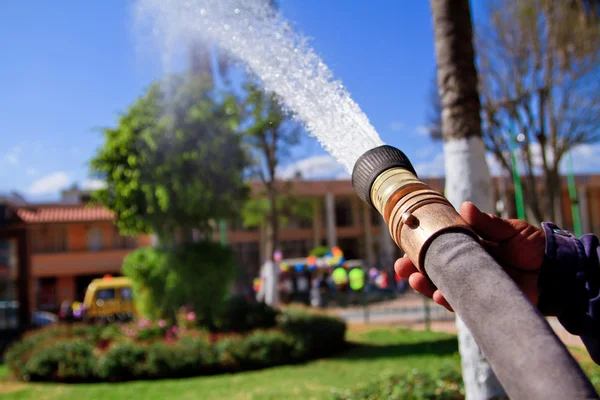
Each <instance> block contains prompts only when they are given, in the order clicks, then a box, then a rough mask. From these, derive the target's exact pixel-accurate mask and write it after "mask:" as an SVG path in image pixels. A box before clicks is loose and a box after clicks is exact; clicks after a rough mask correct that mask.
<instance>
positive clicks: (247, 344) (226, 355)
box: [216, 331, 295, 370]
mask: <svg viewBox="0 0 600 400" xmlns="http://www.w3.org/2000/svg"><path fill="white" fill-rule="evenodd" d="M293 349H294V343H293V339H292V338H291V337H289V336H286V335H285V334H284V333H282V332H278V331H255V332H252V333H251V334H249V335H248V336H245V337H244V336H230V337H226V338H224V339H222V340H220V341H218V342H217V343H216V350H217V354H218V359H219V363H220V364H221V366H223V368H224V369H226V370H239V369H243V370H248V369H256V368H264V367H267V366H275V365H281V364H285V363H292V362H294V361H295V358H294V352H293Z"/></svg>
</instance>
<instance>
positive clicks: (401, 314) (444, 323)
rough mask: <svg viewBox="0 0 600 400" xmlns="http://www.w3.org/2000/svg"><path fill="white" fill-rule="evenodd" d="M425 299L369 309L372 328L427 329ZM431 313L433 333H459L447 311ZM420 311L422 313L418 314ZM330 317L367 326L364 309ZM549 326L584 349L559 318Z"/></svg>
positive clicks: (440, 309) (350, 309)
mask: <svg viewBox="0 0 600 400" xmlns="http://www.w3.org/2000/svg"><path fill="white" fill-rule="evenodd" d="M424 304H425V303H424V297H423V296H421V295H419V294H416V293H407V294H406V295H404V296H401V297H399V298H398V299H395V300H391V301H386V302H381V303H376V304H371V305H369V325H372V326H377V325H384V326H399V327H400V326H402V327H408V328H411V329H425V323H424V322H423V311H422V309H423V306H424ZM429 305H430V307H431V309H432V313H431V317H432V321H431V325H430V326H431V329H432V330H434V331H443V332H451V333H456V324H455V323H454V321H453V320H449V319H451V318H453V314H451V313H450V312H448V311H446V310H445V309H444V308H443V307H441V306H439V305H437V304H435V303H433V302H432V301H430V302H429ZM418 309H420V312H419V311H416V310H418ZM327 314H334V315H338V316H340V317H342V318H344V319H346V320H347V321H348V323H349V324H350V325H352V326H357V327H358V326H361V325H362V326H364V325H365V323H364V319H363V317H362V316H363V315H364V308H363V307H347V308H331V309H328V310H327ZM548 322H549V324H550V326H551V327H552V328H553V329H554V332H555V333H556V335H557V336H558V337H559V338H560V339H561V340H562V341H563V343H565V344H566V345H568V346H579V347H583V342H582V341H581V339H580V338H579V336H574V335H571V334H570V333H569V332H567V331H566V330H565V329H564V328H563V327H562V325H561V324H560V322H558V320H557V319H556V318H548Z"/></svg>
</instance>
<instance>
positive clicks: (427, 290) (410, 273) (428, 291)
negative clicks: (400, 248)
mask: <svg viewBox="0 0 600 400" xmlns="http://www.w3.org/2000/svg"><path fill="white" fill-rule="evenodd" d="M394 269H395V270H396V273H397V274H398V275H400V276H401V277H402V278H405V279H408V284H409V285H410V287H411V288H413V289H414V290H415V291H417V292H419V293H421V294H422V295H424V296H427V297H429V298H431V299H433V301H434V302H436V303H437V304H439V305H441V306H443V307H445V308H446V309H447V310H448V311H454V310H453V309H452V307H451V306H450V304H448V301H447V300H446V298H445V297H444V296H443V295H442V293H441V292H440V291H439V290H437V289H436V287H435V286H434V285H433V283H431V281H430V280H429V279H428V278H427V277H426V276H425V275H423V274H421V273H420V272H419V271H418V270H417V268H416V267H415V266H414V264H413V263H412V261H410V259H409V258H408V257H406V256H405V257H402V258H399V259H398V260H396V263H395V264H394Z"/></svg>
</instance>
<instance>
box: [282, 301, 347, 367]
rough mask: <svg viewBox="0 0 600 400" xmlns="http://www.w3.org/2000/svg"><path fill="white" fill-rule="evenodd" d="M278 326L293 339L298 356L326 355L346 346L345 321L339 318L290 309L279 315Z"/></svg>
mask: <svg viewBox="0 0 600 400" xmlns="http://www.w3.org/2000/svg"><path fill="white" fill-rule="evenodd" d="M279 327H280V329H281V330H282V331H283V332H284V333H286V334H288V335H290V336H292V337H293V338H294V339H295V350H296V357H299V358H319V357H326V356H330V355H332V354H335V353H337V352H339V351H341V350H343V349H344V348H345V347H346V340H345V336H346V323H345V322H344V321H343V320H341V319H339V318H334V317H328V316H324V315H316V314H310V313H307V312H305V311H301V310H295V309H290V310H286V311H285V312H283V313H282V314H281V315H280V316H279Z"/></svg>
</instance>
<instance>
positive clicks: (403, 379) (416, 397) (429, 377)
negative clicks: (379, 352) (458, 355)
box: [336, 363, 465, 400]
mask: <svg viewBox="0 0 600 400" xmlns="http://www.w3.org/2000/svg"><path fill="white" fill-rule="evenodd" d="M336 398H337V399H338V400H359V399H360V400H363V399H367V400H380V399H381V400H383V399H386V400H387V399H390V400H459V399H461V400H462V399H464V398H465V392H464V387H463V381H462V376H461V373H460V369H459V367H458V366H457V365H456V364H455V363H444V364H442V365H441V366H440V370H439V371H438V372H437V373H431V372H427V373H422V372H419V371H417V370H414V371H412V372H411V373H409V374H408V375H396V376H390V377H386V378H383V379H380V380H378V381H376V382H372V383H370V384H367V385H366V386H363V387H359V388H357V389H355V390H351V391H348V392H347V393H344V394H340V395H338V396H337V397H336Z"/></svg>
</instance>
